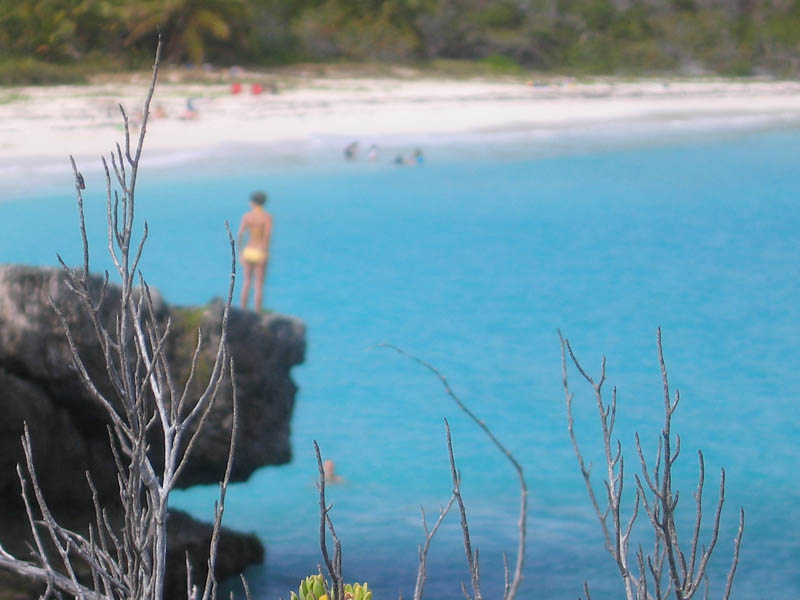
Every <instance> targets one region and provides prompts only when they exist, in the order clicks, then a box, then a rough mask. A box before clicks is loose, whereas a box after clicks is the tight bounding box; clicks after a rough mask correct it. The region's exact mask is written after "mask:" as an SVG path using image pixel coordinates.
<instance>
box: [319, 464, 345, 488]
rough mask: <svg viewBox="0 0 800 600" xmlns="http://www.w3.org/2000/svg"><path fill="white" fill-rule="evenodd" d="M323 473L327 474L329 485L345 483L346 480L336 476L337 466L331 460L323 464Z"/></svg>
mask: <svg viewBox="0 0 800 600" xmlns="http://www.w3.org/2000/svg"><path fill="white" fill-rule="evenodd" d="M322 472H323V473H324V474H325V483H327V484H330V485H336V484H337V483H343V482H344V479H342V478H341V477H340V476H339V475H337V474H336V465H335V464H334V463H333V461H332V460H331V459H330V458H329V459H328V460H326V461H325V462H324V463H322Z"/></svg>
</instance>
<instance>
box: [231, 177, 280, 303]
mask: <svg viewBox="0 0 800 600" xmlns="http://www.w3.org/2000/svg"><path fill="white" fill-rule="evenodd" d="M266 202H267V195H266V194H265V193H264V192H262V191H257V192H253V193H252V194H250V210H249V211H248V212H246V213H245V215H244V216H243V217H242V223H241V225H239V247H240V248H241V247H242V240H243V239H244V238H245V236H246V237H247V245H245V246H244V249H243V250H242V254H241V262H242V267H243V268H244V284H243V285H242V308H243V309H246V308H247V301H248V297H249V295H250V286H251V283H252V280H253V274H255V278H256V283H255V291H254V296H255V298H254V303H255V310H256V312H261V305H262V299H263V297H264V279H265V277H266V274H267V263H268V262H269V239H270V236H271V235H272V215H270V214H269V213H268V212H267V211H265V210H264V204H265V203H266Z"/></svg>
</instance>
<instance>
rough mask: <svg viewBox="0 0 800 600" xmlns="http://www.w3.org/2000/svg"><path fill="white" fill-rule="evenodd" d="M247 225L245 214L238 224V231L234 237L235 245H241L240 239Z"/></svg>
mask: <svg viewBox="0 0 800 600" xmlns="http://www.w3.org/2000/svg"><path fill="white" fill-rule="evenodd" d="M246 227H247V215H245V216H243V217H242V222H241V223H240V224H239V233H238V234H237V237H236V245H237V246H238V247H239V248H241V247H242V239H243V238H244V232H245V228H246Z"/></svg>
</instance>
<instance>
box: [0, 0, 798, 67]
mask: <svg viewBox="0 0 800 600" xmlns="http://www.w3.org/2000/svg"><path fill="white" fill-rule="evenodd" d="M156 31H161V33H162V34H163V36H164V39H165V40H166V47H165V60H166V62H167V63H172V64H194V65H197V64H203V63H211V64H214V65H233V64H240V65H249V66H254V65H261V66H265V65H274V64H284V63H290V62H297V61H336V60H348V61H379V62H399V63H417V62H419V63H423V64H424V63H429V62H431V61H439V60H450V59H455V60H471V61H484V62H486V63H487V64H489V65H494V66H496V67H498V68H504V69H506V70H511V71H513V70H515V69H530V70H537V71H543V72H547V71H558V72H570V73H576V74H580V73H589V74H650V73H681V74H698V73H716V74H723V75H759V74H769V75H775V76H791V75H794V74H796V73H798V72H799V71H800V0H171V1H169V2H164V1H161V0H22V1H21V0H0V81H3V77H2V74H3V65H5V69H6V72H9V69H10V68H11V67H10V66H9V65H11V66H16V67H19V66H20V65H25V64H28V65H30V66H33V65H38V66H39V67H41V69H45V70H46V68H47V67H50V71H47V72H49V73H50V74H51V76H52V77H58V74H59V73H69V72H70V71H69V69H68V68H67V67H74V66H75V65H83V66H84V67H86V68H88V69H92V68H94V69H95V70H103V69H106V70H107V69H109V68H138V67H141V66H143V65H144V64H146V62H147V60H148V58H149V57H148V54H149V53H148V48H150V47H151V46H152V40H153V38H154V36H155V33H156ZM57 67H58V68H57ZM41 69H40V70H41ZM44 78H45V79H46V78H47V77H46V76H45V77H44ZM6 79H8V77H6Z"/></svg>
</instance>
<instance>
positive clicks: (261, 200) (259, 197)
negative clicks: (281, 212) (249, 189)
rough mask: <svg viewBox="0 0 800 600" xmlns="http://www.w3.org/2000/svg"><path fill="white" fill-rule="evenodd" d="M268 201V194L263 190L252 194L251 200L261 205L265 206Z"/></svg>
mask: <svg viewBox="0 0 800 600" xmlns="http://www.w3.org/2000/svg"><path fill="white" fill-rule="evenodd" d="M266 201H267V195H266V194H265V193H264V192H262V191H261V190H259V191H257V192H253V193H252V194H250V202H253V203H255V204H258V205H259V206H264V204H265V203H266Z"/></svg>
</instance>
